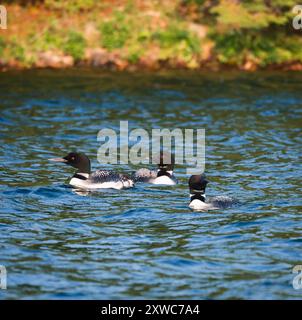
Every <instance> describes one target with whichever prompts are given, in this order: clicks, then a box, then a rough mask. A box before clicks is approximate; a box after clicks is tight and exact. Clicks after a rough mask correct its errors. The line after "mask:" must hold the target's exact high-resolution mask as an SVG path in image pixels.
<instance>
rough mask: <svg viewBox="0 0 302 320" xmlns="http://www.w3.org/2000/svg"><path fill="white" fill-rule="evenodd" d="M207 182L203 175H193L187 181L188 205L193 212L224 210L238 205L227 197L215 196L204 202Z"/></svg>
mask: <svg viewBox="0 0 302 320" xmlns="http://www.w3.org/2000/svg"><path fill="white" fill-rule="evenodd" d="M208 183H209V181H208V180H207V179H206V176H205V174H200V175H193V176H191V177H190V179H189V188H190V204H189V207H190V208H191V209H193V210H199V211H208V210H215V209H225V208H228V207H231V206H232V205H234V204H236V203H238V201H237V200H236V199H234V198H231V197H228V196H217V197H213V198H211V199H209V200H206V194H205V192H206V187H207V184H208Z"/></svg>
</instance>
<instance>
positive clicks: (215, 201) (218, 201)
mask: <svg viewBox="0 0 302 320" xmlns="http://www.w3.org/2000/svg"><path fill="white" fill-rule="evenodd" d="M209 203H211V204H212V205H213V206H215V207H217V208H227V207H231V206H232V205H234V204H237V203H238V200H236V199H234V198H231V197H228V196H217V197H213V198H211V199H210V200H209Z"/></svg>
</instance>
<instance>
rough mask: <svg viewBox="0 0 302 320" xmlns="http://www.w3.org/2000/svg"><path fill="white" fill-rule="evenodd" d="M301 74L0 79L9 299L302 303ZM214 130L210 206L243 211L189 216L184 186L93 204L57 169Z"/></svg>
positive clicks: (68, 74) (180, 172) (0, 212)
mask: <svg viewBox="0 0 302 320" xmlns="http://www.w3.org/2000/svg"><path fill="white" fill-rule="evenodd" d="M301 83H302V74H301V73H278V72H273V73H268V72H266V73H261V72H260V73H253V74H247V73H230V72H228V73H191V72H162V73H158V74H149V73H135V74H128V73H110V72H101V71H89V70H85V69H83V70H68V71H47V70H44V71H26V72H6V73H2V74H0V134H1V140H0V142H1V144H0V167H1V171H0V201H1V207H0V265H4V266H5V267H6V269H7V274H8V279H7V290H0V298H1V299H108V298H112V299H124V298H128V299H142V298H151V299H153V298H155V299H157V298H162V299H169V298H171V299H180V298H182V299H234V298H240V299H290V298H294V299H301V297H302V290H295V289H294V288H293V285H292V281H293V278H294V276H295V274H293V272H292V271H293V267H294V266H295V265H299V264H300V265H302V255H301V250H302V249H301V246H302V237H301V231H302V215H301V209H302V201H301V176H302V168H301V146H302V135H301V126H302V119H301V117H302V90H301ZM120 120H129V126H130V129H131V128H136V127H141V128H145V129H146V130H151V128H170V129H173V128H196V129H197V128H205V130H206V173H207V178H208V180H210V184H209V185H208V189H207V191H208V194H209V195H212V196H215V195H230V196H235V197H236V198H237V199H239V200H240V202H241V203H240V205H239V206H236V207H233V208H230V209H225V210H216V211H213V212H192V211H191V210H189V208H188V201H189V197H188V187H187V180H188V176H187V175H186V171H185V169H186V166H185V165H183V166H177V167H176V169H175V174H176V176H177V178H178V179H179V182H180V183H179V184H178V185H177V186H174V187H162V186H149V185H142V184H137V185H136V187H135V188H133V189H129V190H122V191H117V190H103V191H100V192H96V193H92V194H90V195H88V196H82V195H79V194H76V193H74V192H73V191H72V189H71V188H69V187H67V186H66V184H67V182H68V179H69V178H70V176H71V175H72V174H73V171H74V170H73V168H71V167H68V166H64V165H61V164H56V163H50V162H49V161H48V160H47V159H48V158H51V157H59V156H63V155H65V154H66V153H67V152H69V151H71V150H74V149H77V150H79V151H82V152H85V153H86V154H87V155H89V157H90V158H91V160H92V165H93V169H97V168H98V169H100V168H104V169H114V170H118V171H121V172H128V173H129V172H132V171H133V170H134V169H137V168H138V167H139V166H133V165H131V164H129V165H119V164H118V165H101V164H100V163H98V162H97V150H98V148H99V147H100V142H98V141H97V133H98V131H99V130H100V129H102V128H105V127H108V128H113V129H116V130H118V129H119V121H120Z"/></svg>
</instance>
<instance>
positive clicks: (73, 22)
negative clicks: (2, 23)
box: [0, 0, 302, 71]
mask: <svg viewBox="0 0 302 320" xmlns="http://www.w3.org/2000/svg"><path fill="white" fill-rule="evenodd" d="M1 5H4V6H5V7H6V9H7V13H8V28H7V29H6V30H2V29H0V70H2V71H5V70H10V69H30V68H57V69H58V68H71V67H75V66H89V67H99V68H108V69H114V70H130V71H131V70H141V69H146V70H159V69H190V70H199V69H209V70H215V71H218V70H221V69H225V68H232V69H239V70H245V71H256V70H259V69H279V70H299V71H301V70H302V30H295V29H294V28H293V26H292V20H293V18H294V16H295V14H294V13H293V12H292V10H293V7H294V6H295V5H296V1H295V0H274V1H269V0H255V1H254V0H253V1H252V0H245V1H240V0H212V1H211V0H175V1H173V0H162V1H157V0H149V1H143V0H103V1H97V0H66V1H59V0H32V1H24V0H13V1H1Z"/></svg>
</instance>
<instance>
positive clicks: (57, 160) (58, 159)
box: [48, 158, 68, 162]
mask: <svg viewBox="0 0 302 320" xmlns="http://www.w3.org/2000/svg"><path fill="white" fill-rule="evenodd" d="M48 160H49V161H55V162H68V160H66V159H64V158H52V159H48Z"/></svg>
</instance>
